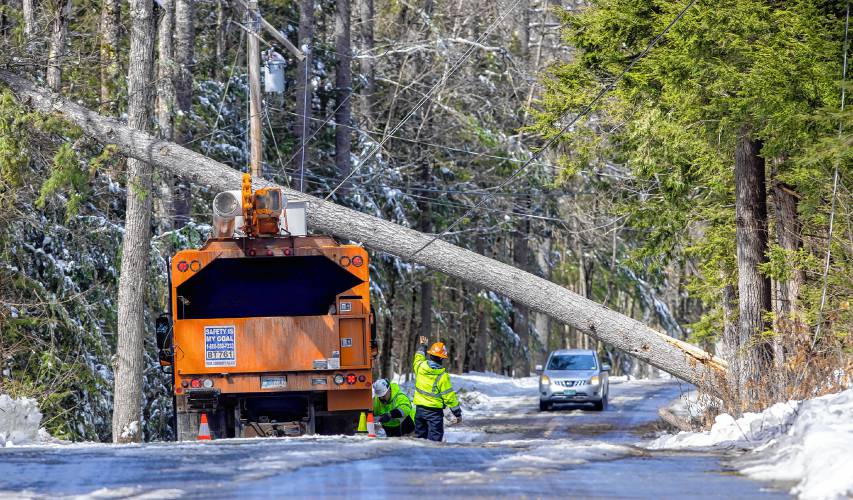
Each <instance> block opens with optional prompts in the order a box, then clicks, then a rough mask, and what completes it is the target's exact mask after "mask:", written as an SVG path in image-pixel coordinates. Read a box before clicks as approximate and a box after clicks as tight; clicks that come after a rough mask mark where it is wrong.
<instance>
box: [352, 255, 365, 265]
mask: <svg viewBox="0 0 853 500" xmlns="http://www.w3.org/2000/svg"><path fill="white" fill-rule="evenodd" d="M350 262H352V265H354V266H355V267H361V265H362V264H364V259H362V258H361V255H356V256H355V257H353V258H352V260H351V261H350Z"/></svg>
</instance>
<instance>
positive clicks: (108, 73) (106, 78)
mask: <svg viewBox="0 0 853 500" xmlns="http://www.w3.org/2000/svg"><path fill="white" fill-rule="evenodd" d="M120 27H121V4H120V3H119V0H103V3H102V4H101V47H100V54H101V101H100V109H101V113H103V114H105V115H110V116H116V115H118V110H119V103H118V88H119V83H120V80H121V78H120V74H121V68H120V66H119V59H118V50H119V28H120ZM169 139H170V140H171V137H169Z"/></svg>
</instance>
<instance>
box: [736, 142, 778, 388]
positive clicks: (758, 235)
mask: <svg viewBox="0 0 853 500" xmlns="http://www.w3.org/2000/svg"><path fill="white" fill-rule="evenodd" d="M760 152H761V144H760V143H759V142H758V141H756V140H754V139H752V137H751V134H750V130H749V128H748V127H743V128H742V129H741V131H740V137H739V138H738V143H737V148H736V151H735V224H736V229H735V234H736V238H737V267H738V306H739V307H738V309H739V310H738V313H739V314H738V336H739V339H738V340H739V346H738V347H739V349H738V352H745V354H746V355H745V357H744V359H743V360H742V361H743V362H742V364H741V369H740V374H739V376H740V380H739V384H738V385H739V386H740V388H741V389H744V388H747V387H748V386H750V385H751V384H756V383H757V381H758V378H757V377H759V376H760V375H762V374H766V372H765V371H764V370H763V369H764V368H767V367H769V366H771V364H770V363H768V361H770V356H771V354H772V353H771V352H770V351H768V349H767V345H766V342H764V341H762V340H761V339H760V338H759V336H760V335H761V332H763V331H764V330H765V329H766V328H767V326H768V325H767V322H766V320H765V313H767V312H768V311H769V310H770V280H769V278H768V277H766V276H764V275H763V274H762V273H761V271H760V270H759V266H760V265H761V264H764V263H765V262H767V189H766V186H765V173H764V159H763V158H762V157H761V156H760ZM734 355H738V354H734ZM757 389H758V387H756V386H754V385H753V389H752V390H750V391H748V392H750V393H753V394H754V393H755V392H756V390H757ZM749 399H750V400H753V398H749Z"/></svg>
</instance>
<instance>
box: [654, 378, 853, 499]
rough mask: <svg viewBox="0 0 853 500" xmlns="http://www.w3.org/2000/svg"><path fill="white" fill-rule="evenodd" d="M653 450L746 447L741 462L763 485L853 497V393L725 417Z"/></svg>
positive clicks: (805, 494)
mask: <svg viewBox="0 0 853 500" xmlns="http://www.w3.org/2000/svg"><path fill="white" fill-rule="evenodd" d="M646 446H647V447H648V448H650V449H691V448H704V449H708V448H714V449H720V448H722V449H730V448H741V449H747V450H749V452H748V453H747V454H746V455H744V456H743V457H742V458H740V459H738V460H737V462H736V465H737V467H738V468H739V469H740V470H741V472H743V473H744V474H746V475H748V476H750V477H752V478H755V479H759V480H765V481H783V482H792V483H795V485H794V487H793V488H792V489H791V493H792V494H795V495H798V496H799V497H800V498H804V499H829V498H843V497H847V496H848V495H853V389H848V390H846V391H844V392H840V393H837V394H830V395H828V396H821V397H819V398H815V399H810V400H805V401H789V402H787V403H777V404H775V405H773V406H771V407H770V408H768V409H766V410H764V411H763V412H761V413H746V414H744V415H743V416H742V417H741V418H738V419H734V418H733V417H732V416H730V415H727V414H723V415H719V416H718V417H717V418H716V420H715V422H714V425H713V426H712V427H711V430H710V431H706V432H680V433H678V434H675V435H665V436H661V437H659V438H657V439H655V440H654V441H652V442H650V443H648V444H647V445H646Z"/></svg>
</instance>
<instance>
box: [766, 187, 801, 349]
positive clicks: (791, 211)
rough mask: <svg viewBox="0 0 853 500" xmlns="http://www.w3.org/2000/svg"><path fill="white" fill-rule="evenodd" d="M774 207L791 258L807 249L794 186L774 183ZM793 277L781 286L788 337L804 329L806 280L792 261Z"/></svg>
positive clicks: (780, 326)
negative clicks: (802, 301)
mask: <svg viewBox="0 0 853 500" xmlns="http://www.w3.org/2000/svg"><path fill="white" fill-rule="evenodd" d="M773 205H774V208H775V212H776V241H777V242H778V244H779V246H780V247H782V249H783V250H785V252H786V253H787V254H789V255H792V254H795V253H797V252H798V251H799V250H800V248H801V247H802V246H803V237H802V224H800V220H799V218H798V216H797V194H796V192H794V190H793V188H791V187H790V186H788V185H786V184H784V183H782V182H779V181H773ZM787 267H788V268H789V269H790V274H789V276H788V279H787V280H784V281H782V282H781V283H780V286H779V310H778V311H777V316H778V318H777V320H778V323H779V324H778V329H779V331H781V332H782V333H783V334H786V335H792V334H793V335H796V334H798V333H801V332H802V330H804V328H805V325H803V322H802V318H801V317H800V315H801V310H800V301H799V297H800V289H801V288H802V286H803V283H805V280H806V277H805V273H804V272H803V270H802V269H800V268H799V267H798V266H797V265H796V263H794V262H790V261H789V262H788V263H787Z"/></svg>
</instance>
